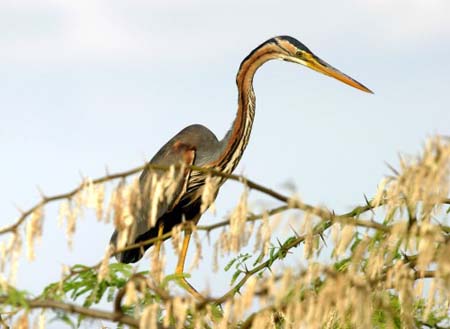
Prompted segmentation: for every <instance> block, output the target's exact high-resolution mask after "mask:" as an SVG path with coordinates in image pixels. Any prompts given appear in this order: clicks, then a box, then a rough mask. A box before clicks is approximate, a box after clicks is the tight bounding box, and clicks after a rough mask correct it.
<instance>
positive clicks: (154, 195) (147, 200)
mask: <svg viewBox="0 0 450 329" xmlns="http://www.w3.org/2000/svg"><path fill="white" fill-rule="evenodd" d="M195 155H196V150H195V147H193V146H192V145H189V144H186V143H182V142H179V141H178V142H174V143H168V144H166V145H165V146H164V147H163V148H162V149H161V150H160V151H159V152H158V153H157V154H156V155H155V156H154V157H153V159H152V160H151V161H150V162H149V166H147V167H146V168H145V169H144V171H143V172H142V174H141V176H140V178H139V198H138V201H137V202H136V203H137V204H136V205H135V207H134V209H133V217H134V221H133V224H132V227H131V229H130V230H129V231H128V232H127V236H126V243H125V245H130V244H133V243H135V241H136V239H137V238H138V237H139V236H141V235H143V234H145V233H146V232H148V231H149V230H150V229H151V228H152V227H154V226H155V223H156V221H157V220H158V218H160V217H162V216H163V215H164V214H165V213H167V212H170V211H171V210H172V209H173V208H174V207H175V206H176V205H177V203H178V202H179V201H180V200H181V198H182V197H183V195H184V194H185V192H186V189H187V184H188V181H189V177H190V175H191V169H190V167H189V166H191V165H193V164H194V161H195ZM152 164H154V165H161V166H167V167H170V166H172V167H171V168H170V169H169V170H162V169H155V168H152V167H151V165H152ZM180 166H181V167H180ZM118 236H119V232H118V231H117V229H116V230H115V231H114V233H113V235H112V237H111V244H113V245H116V244H117V243H118V241H117V239H118ZM118 258H120V256H119V257H118Z"/></svg>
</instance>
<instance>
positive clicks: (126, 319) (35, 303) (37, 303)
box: [0, 296, 139, 328]
mask: <svg viewBox="0 0 450 329" xmlns="http://www.w3.org/2000/svg"><path fill="white" fill-rule="evenodd" d="M7 300H8V297H6V296H0V304H2V303H5V302H6V301H7ZM25 302H26V304H27V306H28V307H29V308H31V309H33V308H41V309H53V310H61V311H65V312H69V313H75V314H80V315H84V316H87V317H90V318H93V319H101V320H108V321H113V322H117V323H123V324H127V325H129V326H132V327H136V328H137V327H139V320H137V319H135V318H132V317H130V316H128V315H124V314H122V313H117V312H107V311H102V310H97V309H93V308H87V307H82V306H79V305H76V304H71V303H64V302H60V301H56V300H51V299H28V300H25Z"/></svg>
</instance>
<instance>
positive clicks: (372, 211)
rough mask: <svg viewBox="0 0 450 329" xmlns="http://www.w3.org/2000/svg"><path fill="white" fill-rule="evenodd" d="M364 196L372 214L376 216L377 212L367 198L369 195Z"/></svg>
mask: <svg viewBox="0 0 450 329" xmlns="http://www.w3.org/2000/svg"><path fill="white" fill-rule="evenodd" d="M363 195H364V200H365V201H366V205H367V207H369V210H370V212H371V213H372V214H373V215H375V211H374V210H373V207H372V205H371V204H370V201H369V199H368V198H367V195H366V194H365V193H364V194H363Z"/></svg>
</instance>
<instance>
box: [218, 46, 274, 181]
mask: <svg viewBox="0 0 450 329" xmlns="http://www.w3.org/2000/svg"><path fill="white" fill-rule="evenodd" d="M277 54H279V50H278V49H277V48H276V47H275V46H274V45H273V43H270V42H266V43H264V44H262V45H261V46H259V47H258V48H256V49H255V50H253V51H252V52H251V53H250V54H249V55H248V56H247V57H246V58H245V59H244V60H243V61H242V63H241V66H240V68H239V71H238V74H237V76H236V84H237V87H238V93H239V95H238V110H237V114H236V119H235V120H234V122H233V125H232V126H231V129H230V130H229V131H228V133H227V134H226V135H225V137H224V138H223V139H222V140H221V142H220V143H221V146H222V147H221V150H220V155H219V157H218V159H217V161H215V163H214V165H215V166H216V168H218V169H220V170H222V171H224V172H226V173H231V172H232V171H233V170H234V168H236V166H237V164H238V163H239V160H240V159H241V157H242V154H243V153H244V150H245V148H246V146H247V144H248V141H249V137H250V133H251V130H252V125H253V119H254V116H255V105H256V104H255V101H256V99H255V93H254V91H253V77H254V75H255V72H256V70H257V69H258V68H259V67H260V66H261V65H263V64H264V63H265V62H267V61H269V60H271V59H275V58H277Z"/></svg>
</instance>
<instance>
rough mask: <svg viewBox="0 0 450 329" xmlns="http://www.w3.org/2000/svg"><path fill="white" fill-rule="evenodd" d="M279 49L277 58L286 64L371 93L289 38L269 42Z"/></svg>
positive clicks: (282, 37)
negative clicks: (301, 66)
mask: <svg viewBox="0 0 450 329" xmlns="http://www.w3.org/2000/svg"><path fill="white" fill-rule="evenodd" d="M270 41H271V42H273V43H274V44H275V45H276V47H278V48H279V58H280V59H282V60H285V61H288V62H293V63H297V64H301V65H304V66H306V67H309V68H310V69H312V70H314V71H317V72H320V73H322V74H325V75H328V76H330V77H332V78H335V79H337V80H339V81H342V82H343V83H346V84H348V85H349V86H352V87H354V88H357V89H360V90H362V91H365V92H368V93H372V94H373V92H372V91H371V90H370V89H369V88H367V87H365V86H364V85H363V84H361V83H359V82H358V81H356V80H354V79H352V78H351V77H349V76H348V75H346V74H344V73H342V72H341V71H339V70H338V69H336V68H334V67H333V66H331V65H330V64H328V63H327V62H325V61H324V60H322V59H320V58H319V57H317V56H316V55H314V54H313V52H312V51H311V50H309V49H308V47H306V46H305V45H304V44H303V43H301V42H300V41H298V40H297V39H295V38H292V37H290V36H278V37H275V38H273V39H272V40H270Z"/></svg>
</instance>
